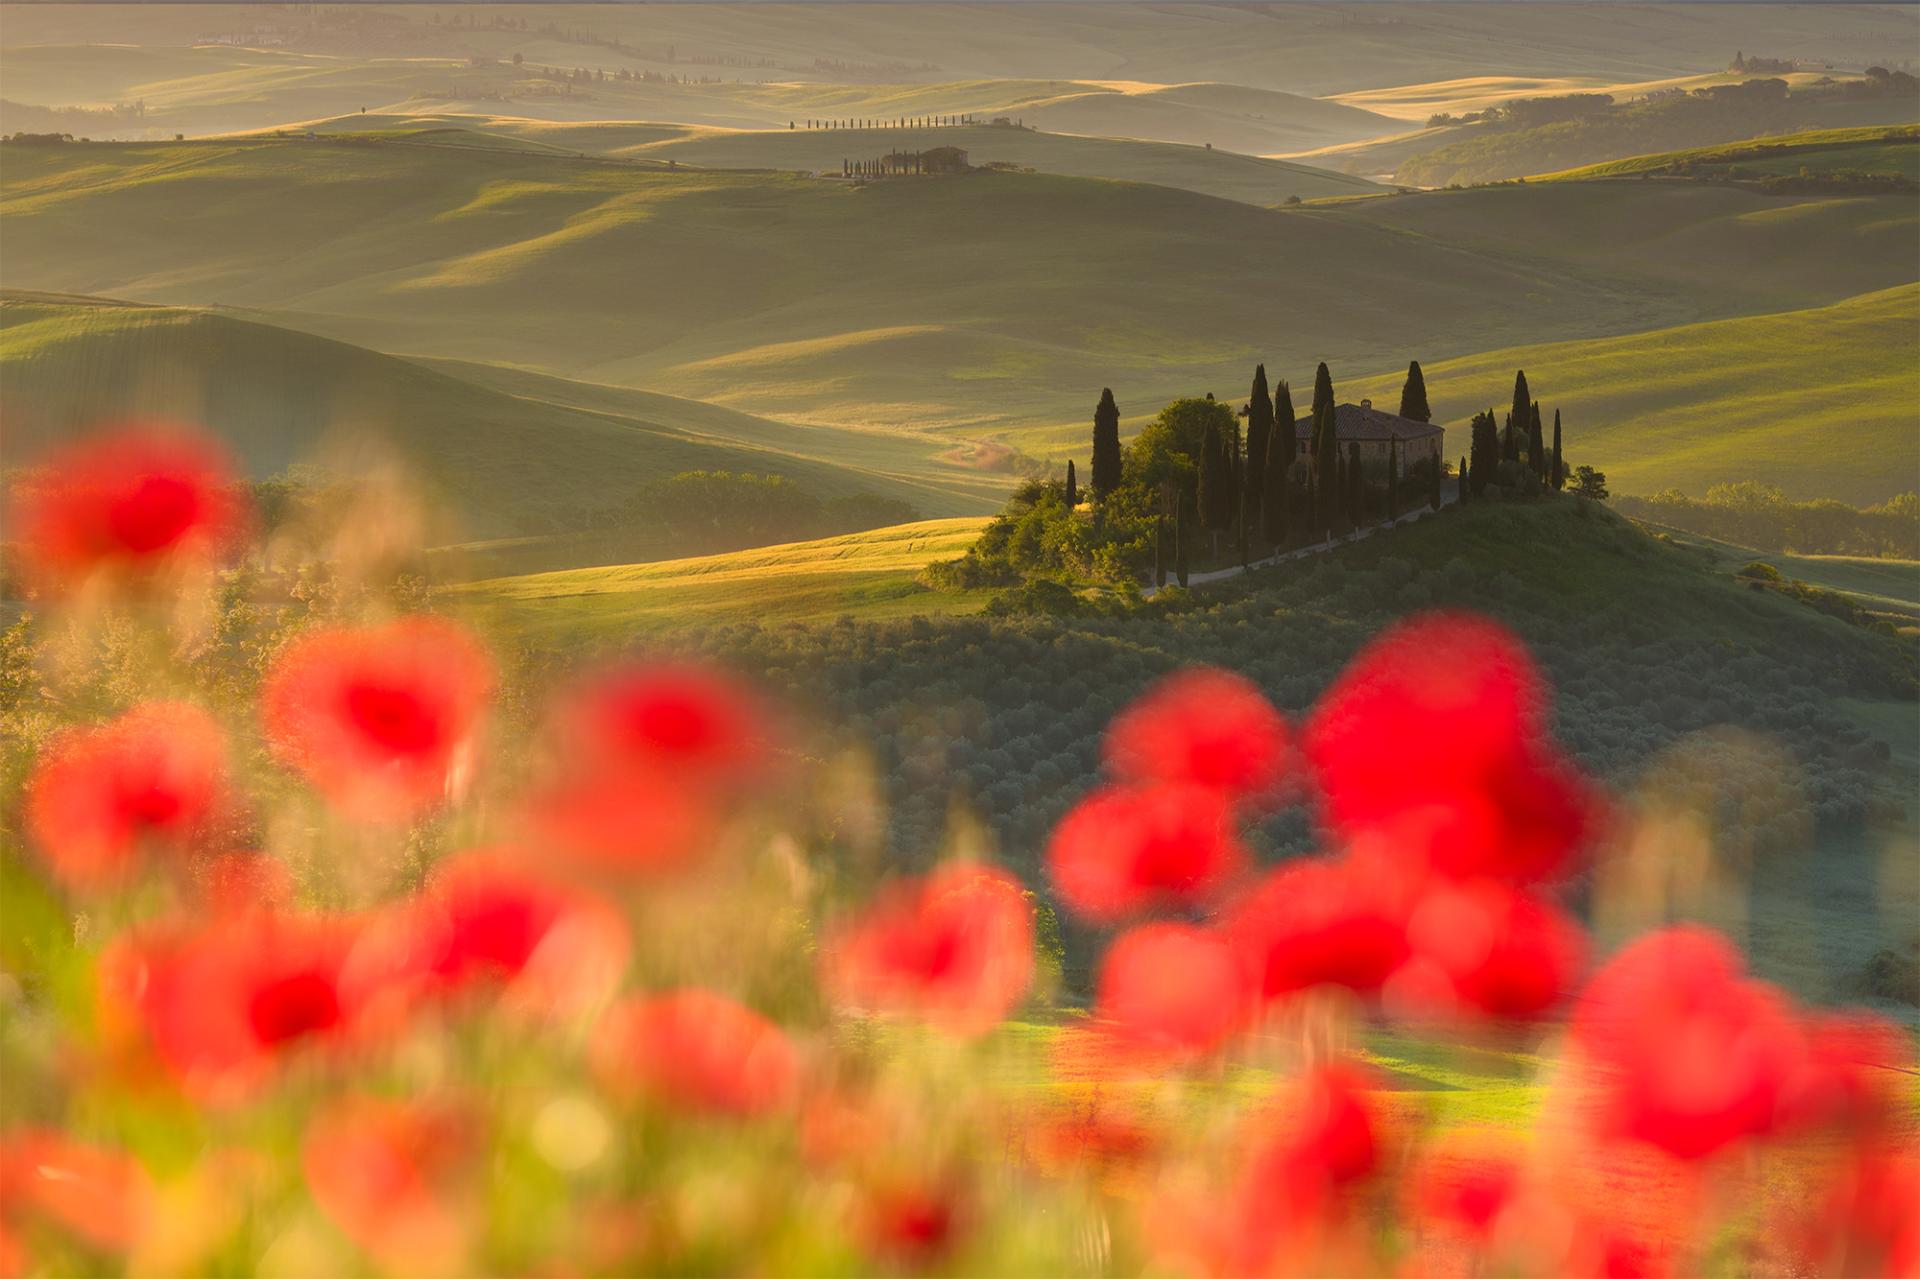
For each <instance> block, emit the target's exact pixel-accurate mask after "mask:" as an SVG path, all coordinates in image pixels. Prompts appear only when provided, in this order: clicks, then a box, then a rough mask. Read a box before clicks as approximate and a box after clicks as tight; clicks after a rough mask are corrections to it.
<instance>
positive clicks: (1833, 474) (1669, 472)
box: [1341, 188, 1920, 504]
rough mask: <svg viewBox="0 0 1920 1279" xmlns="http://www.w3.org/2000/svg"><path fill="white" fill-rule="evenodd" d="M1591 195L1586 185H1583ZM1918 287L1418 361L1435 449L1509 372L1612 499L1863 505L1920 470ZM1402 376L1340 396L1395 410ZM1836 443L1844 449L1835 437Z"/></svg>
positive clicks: (1452, 443)
mask: <svg viewBox="0 0 1920 1279" xmlns="http://www.w3.org/2000/svg"><path fill="white" fill-rule="evenodd" d="M1583 189H1590V188H1583ZM1916 332H1920V287H1916V286H1912V285H1909V286H1905V287H1902V288H1897V289H1886V290H1882V291H1880V292H1876V293H1870V294H1865V295H1863V296H1861V297H1857V298H1850V299H1848V300H1847V301H1845V302H1841V303H1838V304H1836V305H1834V306H1828V307H1819V308H1814V309H1809V310H1804V311H1789V312H1785V313H1782V314H1776V315H1760V316H1752V317H1748V318H1743V319H1736V320H1721V321H1716V322H1713V323H1708V324H1694V325H1685V326H1682V327H1679V328H1672V329H1662V330H1659V331H1656V332H1652V333H1641V334H1634V335H1631V336H1627V337H1617V338H1606V339H1598V340H1590V341H1581V342H1558V343H1547V344H1541V345H1534V346H1523V347H1513V348H1509V349H1506V350H1500V351H1489V352H1486V353H1484V354H1481V355H1476V356H1472V357H1469V358H1467V359H1463V360H1445V361H1438V362H1435V363H1432V364H1423V365H1422V366H1421V367H1422V371H1423V372H1424V373H1425V375H1426V380H1427V391H1428V396H1429V400H1430V402H1431V404H1432V406H1433V410H1434V420H1435V421H1442V422H1445V423H1447V424H1448V426H1449V428H1450V429H1449V431H1448V451H1449V454H1450V455H1458V454H1460V453H1462V452H1464V451H1465V449H1466V446H1467V440H1466V431H1465V424H1466V422H1467V420H1468V419H1470V418H1471V417H1472V415H1473V414H1474V413H1475V412H1478V411H1479V410H1480V409H1484V408H1487V407H1489V406H1492V407H1493V408H1495V409H1496V411H1504V410H1503V406H1504V405H1506V404H1507V403H1509V402H1510V401H1511V399H1512V394H1513V374H1514V370H1515V369H1525V370H1526V373H1527V382H1528V385H1529V386H1530V388H1531V389H1532V391H1533V393H1534V395H1535V397H1537V398H1538V399H1539V400H1540V404H1541V410H1542V412H1543V413H1544V414H1546V415H1547V416H1548V417H1549V420H1550V419H1551V414H1552V412H1553V410H1554V409H1556V408H1557V409H1559V410H1560V411H1561V413H1562V414H1563V416H1564V419H1565V426H1566V454H1567V457H1568V459H1569V464H1585V465H1591V466H1597V467H1599V468H1600V469H1601V470H1603V471H1605V472H1606V473H1607V479H1608V483H1609V485H1610V486H1611V487H1612V488H1613V489H1615V490H1616V491H1618V492H1623V493H1652V492H1657V491H1658V490H1660V489H1665V488H1678V489H1680V490H1682V491H1684V492H1687V493H1692V494H1695V495H1698V494H1701V493H1703V492H1705V491H1706V489H1707V488H1708V486H1710V485H1712V484H1716V483H1721V482H1725V481H1731V480H1742V479H1760V480H1765V481H1766V482H1768V483H1772V484H1777V485H1779V486H1780V487H1781V488H1782V489H1784V490H1786V491H1787V492H1788V493H1789V494H1790V495H1792V496H1794V497H1799V498H1811V497H1837V498H1840V499H1842V500H1844V501H1850V502H1858V503H1863V504H1865V503H1872V502H1878V501H1882V500H1884V499H1886V498H1888V497H1891V496H1893V495H1894V494H1896V493H1900V492H1904V491H1906V490H1908V489H1911V488H1912V487H1913V484H1914V476H1915V475H1916V473H1920V430H1916V427H1920V409H1917V408H1916V405H1920V361H1916V358H1915V357H1916V339H1915V335H1916ZM1404 378H1405V373H1404V370H1400V371H1396V372H1394V373H1389V374H1383V375H1381V376H1379V377H1372V378H1364V379H1360V380H1359V381H1358V382H1356V383H1355V384H1354V385H1352V386H1351V387H1347V386H1344V385H1343V386H1342V387H1341V390H1342V393H1343V394H1355V395H1370V396H1372V397H1373V398H1374V399H1375V400H1377V401H1381V402H1385V403H1389V404H1395V405H1397V404H1398V403H1399V391H1400V385H1401V383H1402V381H1403V380H1404ZM1840 438H1845V439H1846V440H1847V441H1848V442H1847V444H1846V445H1845V447H1835V444H1834V441H1835V440H1837V439H1840Z"/></svg>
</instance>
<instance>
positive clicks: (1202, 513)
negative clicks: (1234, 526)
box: [1194, 422, 1233, 535]
mask: <svg viewBox="0 0 1920 1279" xmlns="http://www.w3.org/2000/svg"><path fill="white" fill-rule="evenodd" d="M1231 474H1232V470H1231V467H1230V465H1229V463H1228V461H1227V446H1226V442H1225V441H1224V440H1222V439H1221V438H1220V432H1219V430H1218V429H1217V428H1215V427H1214V425H1213V423H1211V422H1209V423H1207V430H1206V434H1205V435H1203V436H1201V438H1200V475H1199V479H1198V482H1197V483H1196V485H1195V491H1194V507H1195V514H1196V515H1197V516H1198V517H1199V521H1200V527H1201V528H1203V529H1205V530H1206V531H1207V532H1208V533H1209V534H1214V535H1218V533H1219V532H1220V530H1221V529H1224V528H1226V527H1227V526H1228V525H1229V524H1230V523H1232V522H1233V511H1232V508H1231V507H1230V506H1229V505H1228V504H1227V503H1228V497H1229V489H1230V488H1231V482H1230V480H1229V476H1230V475H1231Z"/></svg>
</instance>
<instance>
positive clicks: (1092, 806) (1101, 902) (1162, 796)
mask: <svg viewBox="0 0 1920 1279" xmlns="http://www.w3.org/2000/svg"><path fill="white" fill-rule="evenodd" d="M1245 861H1246V851H1245V850H1244V849H1243V848H1242V847H1241V844H1240V840H1239V837H1238V835H1237V834H1236V833H1235V831H1234V829H1233V818H1232V814H1231V812H1230V811H1229V810H1228V808H1227V806H1226V803H1225V802H1224V801H1223V800H1222V798H1221V796H1220V794H1219V793H1218V792H1217V791H1211V790H1207V789H1204V788H1202V787H1198V786H1151V787H1145V788H1135V787H1123V786H1115V787H1108V788H1106V789H1103V790H1098V791H1095V792H1094V793H1093V794H1091V795H1088V796H1087V797H1086V798H1084V799H1082V800H1081V801H1080V802H1079V803H1078V804H1076V805H1075V806H1074V808H1073V810H1072V811H1071V812H1069V813H1068V814H1067V815H1066V816H1065V817H1064V818H1062V819H1061V820H1060V824H1059V825H1058V826H1056V827H1054V831H1053V838H1052V839H1051V840H1050V841H1049V842H1048V844H1047V870H1048V873H1049V874H1050V875H1051V876H1052V877H1053V883H1054V887H1055V889H1056V890H1057V891H1058V893H1059V895H1060V899H1061V900H1062V901H1063V902H1065V903H1066V905H1067V906H1068V907H1069V908H1070V909H1072V910H1073V911H1074V912H1075V913H1076V914H1078V915H1080V916H1082V917H1083V918H1086V919H1088V920H1091V921H1094V922H1098V923H1110V922H1113V921H1116V920H1119V919H1123V918H1125V917H1127V916H1129V915H1133V914H1137V913H1140V912H1142V911H1146V910H1151V909H1155V908H1160V907H1169V906H1174V907H1178V906H1190V905H1193V904H1196V903H1199V902H1203V901H1206V900H1208V899H1209V898H1211V897H1213V896H1214V895H1215V894H1216V893H1218V892H1219V891H1220V890H1221V889H1222V888H1223V887H1225V886H1226V885H1227V884H1228V883H1229V882H1230V881H1231V880H1232V879H1233V877H1234V876H1236V875H1237V874H1238V873H1239V872H1240V869H1241V867H1242V865H1243V864H1244V863H1245Z"/></svg>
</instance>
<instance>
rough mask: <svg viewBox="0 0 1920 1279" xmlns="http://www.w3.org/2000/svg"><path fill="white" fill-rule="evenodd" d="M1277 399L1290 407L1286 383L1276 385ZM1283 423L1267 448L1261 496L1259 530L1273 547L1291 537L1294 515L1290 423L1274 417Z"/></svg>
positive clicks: (1284, 542) (1288, 540)
mask: <svg viewBox="0 0 1920 1279" xmlns="http://www.w3.org/2000/svg"><path fill="white" fill-rule="evenodd" d="M1280 398H1281V402H1282V403H1284V404H1287V405H1288V407H1289V408H1291V407H1292V405H1291V401H1290V399H1289V397H1288V396H1287V393H1286V384H1285V383H1281V386H1280ZM1277 420H1278V421H1279V422H1282V423H1286V425H1287V430H1286V433H1285V435H1276V436H1274V438H1273V440H1272V442H1271V447H1269V448H1268V449H1267V466H1266V476H1265V483H1264V485H1263V486H1262V487H1263V489H1264V492H1263V493H1262V495H1261V505H1260V526H1261V527H1260V531H1261V532H1262V533H1263V534H1264V535H1265V536H1266V539H1267V541H1268V542H1270V543H1272V544H1273V545H1274V546H1284V545H1286V544H1287V543H1288V542H1291V541H1292V540H1293V536H1294V525H1295V523H1296V522H1297V519H1298V514H1297V512H1296V511H1295V509H1294V501H1293V460H1294V451H1293V448H1291V447H1289V446H1290V445H1292V443H1293V430H1292V424H1291V423H1290V422H1288V421H1287V419H1286V418H1284V417H1282V418H1279V419H1277Z"/></svg>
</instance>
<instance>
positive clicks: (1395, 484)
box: [1387, 365, 1419, 524]
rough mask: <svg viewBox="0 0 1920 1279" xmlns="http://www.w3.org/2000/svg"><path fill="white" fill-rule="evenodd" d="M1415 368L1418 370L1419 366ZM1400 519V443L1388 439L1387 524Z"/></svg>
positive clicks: (1395, 438) (1395, 439) (1397, 440)
mask: <svg viewBox="0 0 1920 1279" xmlns="http://www.w3.org/2000/svg"><path fill="white" fill-rule="evenodd" d="M1414 367H1416V368H1418V367H1419V366H1418V365H1415V366H1414ZM1399 518H1400V441H1399V439H1398V438H1397V437H1393V436H1389V437H1388V439H1387V523H1389V524H1391V523H1393V522H1394V521H1395V520H1397V519H1399Z"/></svg>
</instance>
